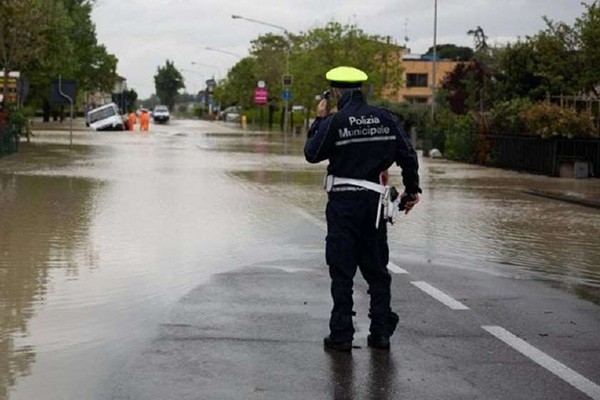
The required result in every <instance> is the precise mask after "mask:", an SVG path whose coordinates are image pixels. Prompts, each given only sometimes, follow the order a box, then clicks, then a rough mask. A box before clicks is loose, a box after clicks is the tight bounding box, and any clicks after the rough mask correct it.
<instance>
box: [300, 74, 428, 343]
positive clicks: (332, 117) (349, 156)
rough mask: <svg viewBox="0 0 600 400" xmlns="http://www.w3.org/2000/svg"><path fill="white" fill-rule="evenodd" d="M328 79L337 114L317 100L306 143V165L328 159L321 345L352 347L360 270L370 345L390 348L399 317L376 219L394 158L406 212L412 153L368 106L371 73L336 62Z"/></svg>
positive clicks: (386, 118) (413, 180) (391, 123)
mask: <svg viewBox="0 0 600 400" xmlns="http://www.w3.org/2000/svg"><path fill="white" fill-rule="evenodd" d="M326 79H327V80H328V81H329V82H330V85H331V87H332V89H331V92H332V94H333V96H334V97H335V98H336V99H337V108H338V111H337V113H335V114H329V112H328V108H329V106H328V100H327V99H325V98H324V99H322V100H321V101H320V102H319V104H318V106H317V118H316V120H315V122H314V123H313V124H312V126H311V127H310V129H309V132H308V138H307V140H306V144H305V146H304V155H305V157H306V160H307V161H308V162H309V163H318V162H320V161H323V160H329V165H328V167H327V179H326V190H327V191H328V198H329V201H328V203H327V209H326V217H327V239H326V249H325V258H326V261H327V264H328V265H329V275H330V277H331V295H332V297H333V309H332V311H331V317H330V320H329V329H330V334H329V336H327V337H326V338H325V339H324V345H325V348H326V349H331V350H338V351H350V350H351V349H352V340H353V335H354V327H353V324H352V316H353V315H354V312H353V310H352V308H353V300H352V285H353V279H354V275H355V274H356V269H357V267H358V268H360V271H361V273H362V275H363V277H364V278H365V280H366V281H367V283H368V285H369V294H370V298H371V299H370V310H369V317H370V318H371V325H370V328H369V331H370V334H369V336H368V339H367V342H368V345H369V346H370V347H374V348H380V349H388V348H389V346H390V341H389V338H390V336H391V335H392V334H393V332H394V330H395V328H396V325H397V323H398V315H397V314H396V313H394V312H392V310H391V309H390V297H391V296H390V284H391V275H390V273H389V271H388V270H387V264H388V261H389V248H388V244H387V230H386V229H387V228H386V224H385V222H383V223H380V222H381V221H382V215H381V213H380V209H381V207H380V205H379V204H380V202H381V196H382V193H383V189H384V186H383V185H382V180H383V179H384V178H386V177H387V169H388V168H389V167H390V166H391V165H392V164H393V163H394V162H395V163H396V164H397V165H399V166H400V167H401V168H402V180H403V184H404V187H405V191H404V193H403V194H402V197H403V199H404V200H405V203H406V206H405V210H406V211H405V212H408V211H410V210H411V209H412V208H413V207H414V205H415V204H417V203H418V202H419V193H421V189H420V188H419V175H418V168H419V165H418V159H417V154H416V152H415V151H414V149H413V148H412V146H411V144H410V142H409V141H408V139H407V136H406V133H405V132H404V130H403V129H402V127H401V125H400V122H399V120H398V119H397V118H396V117H395V116H394V115H393V114H392V113H390V112H389V111H388V110H386V109H383V108H379V107H374V106H370V105H368V104H367V102H366V100H365V95H364V94H363V92H362V84H363V82H365V81H366V80H367V79H368V77H367V75H366V74H365V73H364V72H363V71H361V70H358V69H356V68H352V67H337V68H334V69H332V70H330V71H329V72H327V74H326ZM384 183H385V182H384Z"/></svg>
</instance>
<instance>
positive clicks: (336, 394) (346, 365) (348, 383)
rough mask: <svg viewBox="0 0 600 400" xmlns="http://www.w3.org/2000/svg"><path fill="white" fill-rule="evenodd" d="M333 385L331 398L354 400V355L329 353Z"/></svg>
mask: <svg viewBox="0 0 600 400" xmlns="http://www.w3.org/2000/svg"><path fill="white" fill-rule="evenodd" d="M327 356H328V358H329V371H330V378H329V382H330V383H331V398H332V399H333V400H353V399H355V398H357V397H355V388H354V360H353V358H352V353H341V352H328V353H327Z"/></svg>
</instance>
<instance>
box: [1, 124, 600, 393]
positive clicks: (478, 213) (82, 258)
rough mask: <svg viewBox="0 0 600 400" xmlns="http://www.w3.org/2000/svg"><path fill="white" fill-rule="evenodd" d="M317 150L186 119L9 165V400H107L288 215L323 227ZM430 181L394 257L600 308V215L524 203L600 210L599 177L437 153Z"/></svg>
mask: <svg viewBox="0 0 600 400" xmlns="http://www.w3.org/2000/svg"><path fill="white" fill-rule="evenodd" d="M302 146H303V137H299V136H290V135H282V134H281V133H270V134H268V133H264V134H261V133H254V132H236V131H235V130H234V129H233V128H230V127H225V126H223V125H216V124H213V123H208V122H198V121H172V123H171V124H169V125H163V126H153V127H152V128H151V131H150V133H149V134H146V135H142V134H140V133H139V132H136V133H128V132H113V133H91V132H76V134H75V145H74V147H73V149H72V150H69V147H68V134H65V133H64V132H45V133H41V132H40V133H38V135H37V136H36V137H35V138H34V140H33V143H32V144H30V145H24V146H23V147H22V151H21V153H19V154H17V155H13V156H10V157H7V158H4V159H0V400H4V399H8V398H10V399H33V398H44V399H66V398H73V399H84V398H106V397H107V396H105V395H103V390H104V385H103V383H102V382H104V381H111V373H112V371H115V370H117V367H118V365H119V364H120V363H121V362H122V361H123V359H124V358H125V357H126V355H127V354H130V353H133V352H135V351H136V349H137V348H138V346H140V345H141V343H143V340H144V339H145V338H147V337H148V336H151V335H152V334H153V332H155V329H156V323H157V321H160V320H161V318H162V317H163V316H164V314H165V313H168V312H169V308H170V306H171V305H172V304H173V303H174V302H175V301H176V300H177V299H179V298H181V297H182V296H184V295H185V294H186V293H187V292H189V291H190V290H191V289H192V288H194V287H195V286H197V285H199V284H201V283H203V282H205V281H206V280H207V279H208V278H209V277H210V276H211V275H212V274H215V273H218V272H223V271H226V270H227V269H231V268H235V266H236V265H241V264H242V263H245V264H247V263H248V262H251V261H252V260H255V261H260V260H261V259H264V257H267V256H268V253H269V252H270V251H275V250H274V249H275V247H271V246H269V244H268V243H269V239H270V238H269V234H268V233H269V226H270V225H271V224H282V223H285V218H286V217H287V214H286V213H289V210H292V211H294V210H295V211H299V215H308V216H309V217H311V218H312V220H320V221H322V220H323V210H324V207H325V202H326V196H325V194H324V192H323V191H322V190H321V184H320V182H321V179H322V175H323V172H324V168H325V165H324V164H320V165H309V164H307V163H306V162H305V161H304V158H303V155H302ZM421 175H422V187H423V190H424V194H423V196H422V202H421V204H419V205H418V208H416V209H415V210H414V211H413V212H412V213H411V214H410V215H409V216H408V217H402V218H400V219H399V221H398V222H397V223H396V224H395V225H394V226H393V227H391V228H390V230H389V232H390V233H389V236H390V248H391V251H392V258H393V259H394V260H395V261H396V260H409V261H415V262H429V261H435V262H437V263H444V264H447V265H451V266H454V267H457V268H473V269H481V270H486V271H490V272H493V273H500V274H505V275H507V276H512V277H523V278H527V279H537V280H541V281H545V282H548V283H549V284H551V285H554V286H556V287H559V288H561V289H563V290H566V291H569V292H571V293H574V294H576V295H577V296H579V297H582V298H584V299H586V300H589V301H592V302H595V303H597V304H600V211H599V210H596V209H592V208H585V207H582V206H577V205H573V204H569V203H563V202H559V201H555V200H547V199H543V198H539V197H533V196H530V195H527V194H525V193H523V190H524V189H538V190H545V191H553V192H561V193H566V194H570V195H582V196H586V197H588V198H594V199H596V200H597V199H600V182H599V180H578V181H576V180H559V179H551V178H546V177H538V176H532V175H526V174H519V173H515V172H510V171H501V170H496V169H487V168H481V167H477V166H471V165H465V164H458V163H452V162H447V161H443V160H429V159H423V160H422V166H421ZM392 180H393V181H395V182H400V174H399V171H397V170H394V171H392ZM311 218H308V219H307V223H312V222H310V221H311ZM317 235H318V236H317V238H318V239H322V236H323V234H322V231H319V233H318V234H317ZM257 240H259V241H260V240H262V243H265V245H264V246H261V248H260V249H257V248H256V247H255V245H254V243H256V242H257ZM278 249H279V250H278V251H280V250H281V248H280V247H279V248H278ZM285 251H289V252H290V254H293V255H294V256H295V257H297V254H298V251H301V250H299V249H296V248H294V247H293V246H289V247H288V248H286V250H285ZM107 390H108V389H107ZM49 393H51V394H52V395H48V394H49ZM52 396H55V397H52Z"/></svg>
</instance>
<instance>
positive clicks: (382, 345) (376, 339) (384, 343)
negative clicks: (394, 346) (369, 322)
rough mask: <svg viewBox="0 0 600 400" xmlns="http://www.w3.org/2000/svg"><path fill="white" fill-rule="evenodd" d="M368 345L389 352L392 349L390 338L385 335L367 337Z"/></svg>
mask: <svg viewBox="0 0 600 400" xmlns="http://www.w3.org/2000/svg"><path fill="white" fill-rule="evenodd" d="M367 344H368V345H369V347H373V348H374V349H383V350H387V349H389V348H390V338H388V337H386V336H383V335H369V336H367Z"/></svg>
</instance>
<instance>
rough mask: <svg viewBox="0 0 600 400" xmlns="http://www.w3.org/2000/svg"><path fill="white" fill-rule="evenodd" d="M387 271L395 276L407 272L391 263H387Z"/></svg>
mask: <svg viewBox="0 0 600 400" xmlns="http://www.w3.org/2000/svg"><path fill="white" fill-rule="evenodd" d="M387 269H389V270H390V271H392V272H393V273H395V274H408V271H407V270H405V269H404V268H400V267H399V266H397V265H396V264H394V263H393V262H391V261H390V262H389V263H388V265H387Z"/></svg>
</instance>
